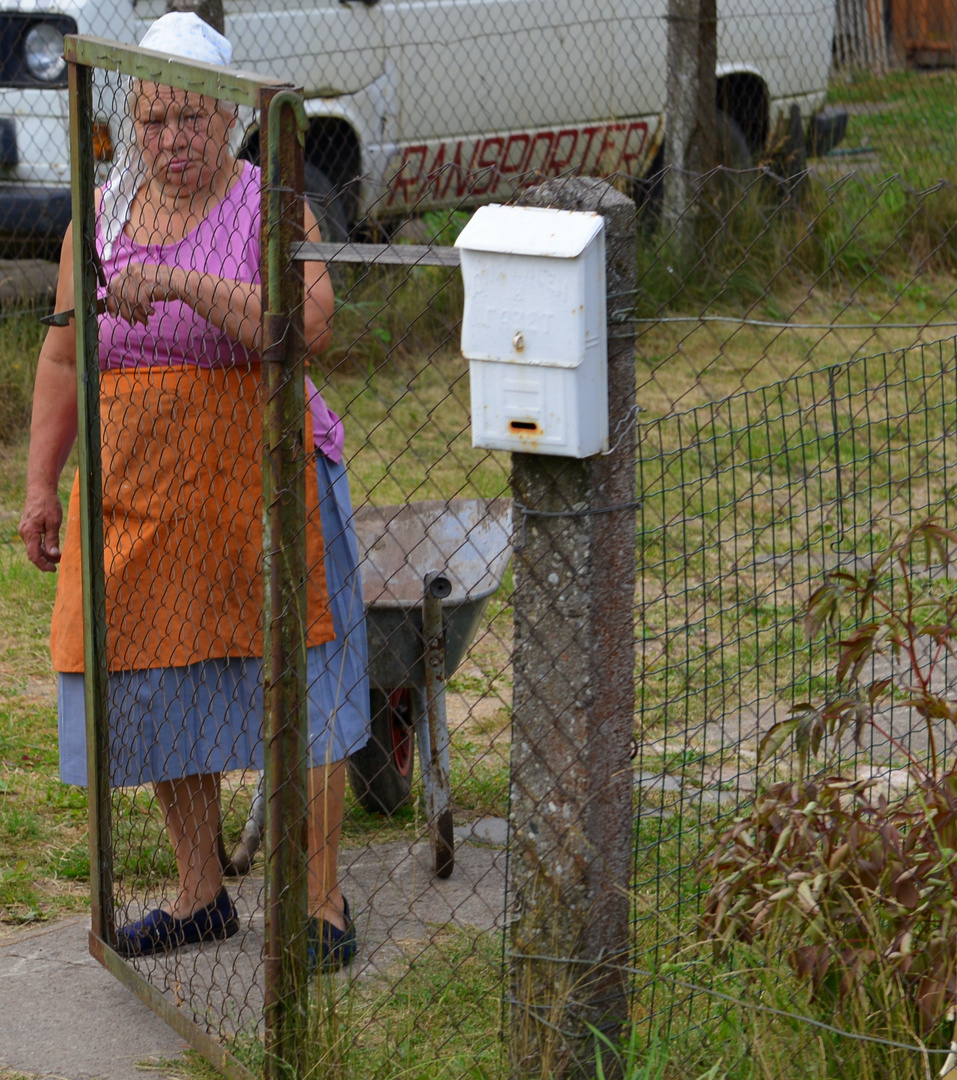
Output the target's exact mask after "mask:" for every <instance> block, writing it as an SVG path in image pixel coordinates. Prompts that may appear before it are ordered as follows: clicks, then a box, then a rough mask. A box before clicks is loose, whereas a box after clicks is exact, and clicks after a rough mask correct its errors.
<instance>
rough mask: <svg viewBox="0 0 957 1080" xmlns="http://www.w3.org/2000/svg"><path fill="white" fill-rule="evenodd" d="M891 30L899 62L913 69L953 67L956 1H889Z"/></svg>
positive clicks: (956, 48)
mask: <svg viewBox="0 0 957 1080" xmlns="http://www.w3.org/2000/svg"><path fill="white" fill-rule="evenodd" d="M840 2H841V0H839V3H838V6H840ZM891 27H892V32H893V38H894V49H895V51H896V52H897V55H898V57H899V59H901V60H903V61H906V62H907V63H908V64H912V65H913V66H915V67H952V66H954V64H957V0H892V3H891Z"/></svg>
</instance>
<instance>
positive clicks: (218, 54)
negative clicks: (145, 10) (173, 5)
mask: <svg viewBox="0 0 957 1080" xmlns="http://www.w3.org/2000/svg"><path fill="white" fill-rule="evenodd" d="M140 46H141V47H142V48H144V49H152V50H153V52H162V53H166V54H168V55H169V56H175V57H179V58H181V59H183V60H198V61H199V62H200V63H203V64H213V65H215V66H217V67H228V66H229V64H230V63H231V62H232V59H233V47H232V45H231V44H230V42H229V39H228V38H225V37H223V35H222V34H220V33H219V32H218V31H217V30H214V29H213V27H211V26H210V25H209V23H206V22H203V20H202V19H201V18H200V17H199V16H198V15H197V14H196V13H195V12H192V11H170V12H167V14H165V15H162V16H161V17H160V18H158V19H157V20H156V22H154V23H153V24H152V25H151V26H150V28H149V30H147V31H146V33H145V34H144V35H143V40H142V41H141V42H140ZM145 175H146V167H145V165H144V163H143V155H142V153H141V152H140V148H139V147H138V146H137V145H136V142H135V140H133V138H132V136H130V139H129V141H128V142H127V145H126V146H125V147H124V148H123V149H122V150H121V151H120V153H119V155H118V156H117V158H116V159H115V160H114V162H113V165H112V167H111V169H110V174H109V176H108V177H107V181H106V185H105V188H104V191H103V199H102V202H101V204H100V215H101V223H102V227H103V259H104V260H106V259H108V258H109V257H110V253H111V252H112V250H113V244H114V243H115V242H116V238H117V237H118V236H119V235H120V233H121V232H122V231H123V226H124V225H125V224H126V223H127V221H129V219H130V207H131V205H132V203H133V197H134V196H135V195H136V192H137V191H138V190H139V188H140V185H141V184H142V182H143V178H144V176H145Z"/></svg>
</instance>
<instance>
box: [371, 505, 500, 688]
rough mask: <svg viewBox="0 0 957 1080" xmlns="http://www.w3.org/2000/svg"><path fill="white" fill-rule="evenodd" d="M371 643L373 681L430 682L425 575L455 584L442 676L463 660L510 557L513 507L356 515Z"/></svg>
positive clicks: (446, 604)
mask: <svg viewBox="0 0 957 1080" xmlns="http://www.w3.org/2000/svg"><path fill="white" fill-rule="evenodd" d="M355 527H356V535H357V537H358V541H359V560H360V567H361V572H362V592H363V600H364V602H365V609H366V635H367V637H368V640H369V678H370V679H371V681H372V682H373V683H374V684H376V685H377V686H380V687H387V688H389V689H393V688H397V687H403V686H409V687H411V686H423V685H424V684H425V664H424V659H423V639H422V594H423V589H424V579H425V575H426V574H427V573H428V572H429V571H438V572H439V573H440V574H442V575H443V576H444V577H445V578H446V579H447V580H448V582H449V584H450V585H451V592H450V593H449V595H448V596H447V597H445V598H444V599H443V600H442V623H443V627H444V630H445V673H446V676H449V675H451V674H452V673H453V672H454V671H455V669H456V668H457V667H458V665H459V664H460V663H461V662H462V658H463V657H464V656H465V653H466V651H467V650H468V647H469V644H470V643H471V641H472V638H473V636H474V634H475V631H476V629H477V628H478V625H479V623H480V622H481V620H482V614H483V612H484V611H485V607H486V605H487V604H488V602H489V600H490V598H491V597H492V595H493V594H494V593H495V591H496V590H497V589H498V587H499V586H500V585H501V583H502V578H503V576H504V574H505V570H506V567H507V566H508V562H509V558H510V556H511V501H510V500H508V499H492V500H487V499H450V500H448V501H445V500H432V501H423V502H414V503H406V504H405V505H402V506H365V507H362V508H361V509H359V510H358V511H357V512H356V515H355Z"/></svg>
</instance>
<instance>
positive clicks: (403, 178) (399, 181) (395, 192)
mask: <svg viewBox="0 0 957 1080" xmlns="http://www.w3.org/2000/svg"><path fill="white" fill-rule="evenodd" d="M428 152H429V148H428V147H427V146H424V145H423V146H407V147H406V148H405V150H404V151H403V153H402V163H401V164H400V165H399V167H398V169H396V172H395V175H394V176H393V177H392V179H391V180H390V182H389V205H390V206H391V205H392V204H393V203H394V202H397V201H399V202H404V203H408V204H410V205H411V203H412V201H413V194H412V193H413V191H414V189H416V188H417V187H418V186H419V185H420V184H421V182H422V177H423V174H424V173H425V157H426V155H427V154H428ZM414 158H418V165H415V164H414V163H413V159H414Z"/></svg>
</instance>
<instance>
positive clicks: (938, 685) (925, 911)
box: [700, 519, 957, 1031]
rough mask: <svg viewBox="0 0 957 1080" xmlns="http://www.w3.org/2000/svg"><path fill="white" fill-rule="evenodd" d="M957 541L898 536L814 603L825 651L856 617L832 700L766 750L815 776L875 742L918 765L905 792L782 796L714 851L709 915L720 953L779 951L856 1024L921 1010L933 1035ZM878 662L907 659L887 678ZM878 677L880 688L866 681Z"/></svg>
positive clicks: (777, 732) (951, 949)
mask: <svg viewBox="0 0 957 1080" xmlns="http://www.w3.org/2000/svg"><path fill="white" fill-rule="evenodd" d="M955 554H957V533H955V532H953V531H952V530H950V529H947V528H945V527H943V526H942V525H941V524H940V523H938V522H937V521H935V520H933V519H930V520H926V521H923V522H921V523H919V524H918V525H916V526H915V527H914V528H912V529H909V530H907V531H906V532H902V533H899V534H898V535H897V536H896V537H895V538H894V540H893V541H892V542H891V543H890V545H889V546H888V548H887V549H886V550H885V551H884V552H883V553H882V554H881V555H880V556H879V557H878V558H876V559H875V560H874V561H873V563H872V564H871V565H870V566H869V567H867V568H865V569H863V570H861V571H860V572H859V573H857V574H854V573H849V572H847V571H845V570H837V571H834V572H832V573H830V574H828V575H827V577H826V579H825V581H824V583H823V584H822V585H821V586H820V587H819V588H818V589H817V590H815V592H814V593H813V594H812V596H811V598H810V600H809V602H808V605H807V610H806V614H805V620H804V622H805V630H806V632H807V634H808V636H809V637H810V638H812V639H813V638H815V637H817V636H818V634H820V633H821V632H822V631H824V630H825V628H828V627H831V628H836V627H837V626H838V625H840V624H841V623H840V620H841V619H842V618H844V617H846V616H848V615H852V616H854V617H855V618H856V624H855V625H854V626H853V628H852V629H851V630H850V632H848V633H846V634H845V635H844V636H843V637H842V638H841V640H839V641H838V642H837V654H838V658H837V668H836V684H837V692H836V694H835V695H834V696H832V697H830V698H828V699H827V700H825V701H824V702H821V703H811V702H803V703H800V704H798V705H796V706H795V707H794V708H793V710H792V712H791V715H790V716H789V718H788V719H787V720H785V721H783V722H782V723H780V724H776V725H775V726H774V727H773V728H772V729H771V730H770V731H769V732H768V733H767V735H766V736H765V737H764V739H763V740H762V742H761V746H760V751H759V754H760V757H761V758H762V759H764V760H766V759H767V758H768V757H770V756H771V755H773V754H775V753H777V752H778V751H779V750H780V749H781V748H782V747H783V746H784V744H785V742H786V741H787V739H788V738H789V737H790V738H791V739H792V740H793V743H794V745H795V747H796V749H797V751H798V752H799V754H800V756H801V760H802V764H803V765H804V770H803V774H804V775H806V773H807V767H808V765H809V763H810V760H811V756H812V755H817V754H818V753H819V752H820V751H821V749H822V747H823V746H824V745H825V740H826V738H828V737H831V738H833V737H835V736H837V737H839V736H841V735H843V734H844V733H845V732H847V731H849V730H852V731H853V735H854V738H855V740H856V741H857V742H858V743H860V742H861V741H862V737H863V734H864V731H865V730H866V729H867V728H868V727H871V728H873V729H876V730H877V731H879V732H880V733H881V734H882V735H883V736H884V737H885V738H886V739H888V740H889V741H890V742H891V743H892V744H893V745H895V746H896V748H897V750H898V751H899V752H900V753H902V754H903V755H904V756H905V757H906V759H907V761H908V765H909V776H910V785H909V787H908V789H907V791H906V792H904V793H902V794H899V795H888V794H887V793H886V792H885V791H884V790H878V782H877V781H876V780H874V779H857V778H855V777H845V776H840V775H828V769H827V761H826V760H825V768H824V770H822V771H821V772H820V773H819V774H818V775H816V776H814V777H812V778H810V779H807V780H800V779H792V780H788V781H785V782H781V783H776V784H774V785H772V786H771V787H770V788H769V789H768V790H766V791H764V792H763V793H760V794H758V795H757V796H756V798H755V800H754V802H753V804H752V807H751V810H750V813H748V814H747V815H746V816H744V817H742V818H741V819H739V820H737V821H736V822H735V823H734V824H733V825H732V827H731V828H730V829H728V830H726V831H725V832H723V833H721V834H720V835H719V836H718V837H717V838H716V839H715V841H714V842H713V844H712V845H711V846H710V848H709V849H708V851H707V852H706V857H705V859H704V862H703V865H702V866H701V868H700V878H701V879H708V880H710V881H711V882H712V885H711V888H710V890H709V893H708V897H707V905H706V910H705V913H704V918H703V928H704V931H705V933H706V934H707V935H708V936H709V937H710V938H711V940H712V942H713V944H714V946H715V949H716V951H717V952H718V954H719V955H724V954H727V953H730V952H731V951H732V950H733V948H734V946H735V943H736V942H739V941H740V942H746V943H755V942H758V941H759V940H765V941H766V942H768V943H771V942H774V943H775V944H776V945H777V946H779V947H781V948H782V949H783V950H784V952H785V954H786V957H787V960H788V962H789V963H790V966H791V969H792V970H793V971H794V972H795V974H796V975H798V976H799V977H801V978H806V979H809V980H811V982H812V985H813V991H814V995H815V996H816V997H817V998H818V999H819V1000H822V1001H824V1002H825V1003H826V1004H827V1005H828V1006H829V1007H832V1008H837V1009H839V1010H847V1009H848V1006H849V1004H850V1003H853V1005H854V1011H855V1012H856V1013H857V1015H860V1009H859V1008H858V1006H859V1005H862V1004H863V1005H864V1006H865V1014H866V1013H873V1012H875V1011H876V1010H879V1009H881V1008H883V1007H885V1006H886V1003H887V1002H889V1001H893V1002H899V1001H910V1002H913V1003H914V1005H915V1006H916V1010H917V1015H916V1017H915V1020H916V1022H917V1024H918V1025H919V1027H920V1028H921V1029H922V1030H924V1031H928V1030H932V1029H935V1028H937V1027H938V1025H939V1024H940V1023H941V1021H942V1020H943V1019H944V1018H945V1017H946V1018H949V1019H951V1020H953V1018H954V1013H953V1010H954V1008H955V1005H957V770H955V769H953V768H949V769H944V768H943V767H942V764H941V754H940V752H939V750H938V748H937V745H936V740H935V729H934V724H935V721H941V720H943V721H946V722H948V723H949V724H952V725H955V726H957V700H955V699H954V698H952V697H951V696H949V694H948V689H947V686H946V682H945V680H943V679H942V678H941V675H940V668H941V665H942V661H943V659H944V658H945V657H947V656H957V594H955V588H954V584H953V583H952V581H951V580H950V578H949V577H948V575H947V570H948V568H949V567H950V565H951V563H952V562H953V560H954V557H955ZM879 657H886V658H889V659H892V660H893V661H895V662H896V666H891V667H890V669H889V670H890V674H889V675H888V674H883V673H882V674H878V671H879V670H880V669H881V668H882V666H886V665H883V664H875V663H874V661H875V660H877V659H878V658H879ZM866 676H872V677H866ZM887 702H892V703H894V704H895V705H896V706H897V707H900V708H909V709H911V710H913V713H915V714H916V715H917V716H919V717H921V718H922V719H923V721H924V723H925V724H926V727H927V734H928V748H929V753H928V760H927V761H926V762H924V761H921V760H919V759H918V757H917V756H916V755H915V754H914V753H912V752H911V751H910V750H909V749H908V748H907V747H906V746H904V745H903V744H902V743H900V742H899V741H896V740H894V739H893V738H892V737H891V735H890V733H889V732H888V731H886V730H884V729H883V727H882V721H881V709H882V707H883V706H884V705H885V703H887Z"/></svg>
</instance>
